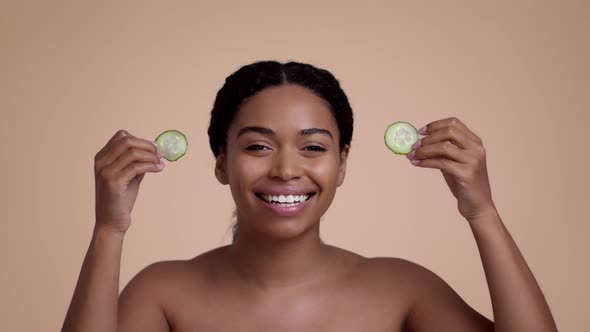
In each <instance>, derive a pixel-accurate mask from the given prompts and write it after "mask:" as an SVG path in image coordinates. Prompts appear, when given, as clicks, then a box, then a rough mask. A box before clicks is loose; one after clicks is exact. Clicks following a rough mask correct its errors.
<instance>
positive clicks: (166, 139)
mask: <svg viewBox="0 0 590 332" xmlns="http://www.w3.org/2000/svg"><path fill="white" fill-rule="evenodd" d="M156 145H157V146H158V148H159V149H160V150H162V152H163V153H164V158H165V159H166V160H168V161H176V160H178V159H180V157H182V156H184V155H185V153H186V150H187V148H188V141H187V139H186V136H185V135H184V134H183V133H181V132H180V131H178V130H166V131H165V132H163V133H161V134H160V135H158V137H157V138H156Z"/></svg>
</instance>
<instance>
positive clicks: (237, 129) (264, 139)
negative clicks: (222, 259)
mask: <svg viewBox="0 0 590 332" xmlns="http://www.w3.org/2000/svg"><path fill="white" fill-rule="evenodd" d="M339 139H340V138H339V131H338V127H337V125H336V121H335V119H334V117H333V115H332V113H331V111H330V108H329V105H328V103H327V102H326V101H325V100H324V99H322V98H321V97H319V96H317V95H315V94H314V93H313V92H312V91H310V90H308V89H306V88H303V87H301V86H298V85H284V86H279V87H271V88H267V89H265V90H262V91H260V92H259V93H257V94H256V95H254V96H253V97H251V98H249V99H247V100H246V101H245V102H244V103H243V104H242V105H241V107H240V109H239V110H238V112H237V114H236V116H235V118H234V119H233V122H232V124H231V125H230V128H229V130H228V136H227V150H226V152H225V153H222V154H221V155H220V156H219V157H218V159H217V165H216V175H217V177H218V179H219V180H220V182H222V183H223V184H229V185H230V188H231V192H232V196H233V199H234V201H235V203H236V206H237V209H238V220H239V223H240V233H242V232H247V233H253V232H254V233H255V234H258V235H263V236H265V237H272V238H281V239H286V238H292V237H295V236H298V235H300V234H302V233H305V232H306V231H309V230H311V229H314V228H315V227H319V219H320V217H321V216H322V215H323V214H324V213H325V212H326V210H327V209H328V207H329V206H330V204H331V203H332V199H333V198H334V194H335V192H336V188H337V187H338V186H339V185H341V184H342V181H343V180H344V174H345V169H346V159H347V156H348V150H349V148H348V146H346V148H345V149H344V150H343V151H340V150H339Z"/></svg>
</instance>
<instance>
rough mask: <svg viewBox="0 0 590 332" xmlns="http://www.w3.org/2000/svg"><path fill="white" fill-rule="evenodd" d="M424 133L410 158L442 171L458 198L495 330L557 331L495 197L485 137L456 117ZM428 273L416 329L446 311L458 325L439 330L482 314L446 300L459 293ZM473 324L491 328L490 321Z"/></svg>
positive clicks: (432, 322) (411, 321) (429, 325)
mask: <svg viewBox="0 0 590 332" xmlns="http://www.w3.org/2000/svg"><path fill="white" fill-rule="evenodd" d="M420 133H421V134H423V135H426V137H424V138H423V139H422V141H421V142H420V143H417V144H416V146H415V151H414V152H413V153H412V154H410V155H408V158H409V159H411V161H412V164H414V165H417V166H420V167H427V168H436V169H439V170H441V171H442V173H443V176H444V178H445V180H446V182H447V184H448V185H449V188H450V189H451V192H452V193H453V195H454V196H455V197H456V198H457V202H458V208H459V212H460V213H461V215H462V216H463V217H464V218H465V219H466V221H467V222H468V224H469V226H470V227H471V230H472V232H473V235H474V237H475V241H476V243H477V247H478V249H479V254H480V257H481V260H482V264H483V267H484V271H485V275H486V279H487V283H488V287H489V292H490V297H491V300H492V307H493V311H494V331H535V332H544V331H557V327H556V325H555V321H554V320H553V317H552V315H551V311H550V309H549V306H548V304H547V302H546V300H545V298H544V296H543V293H542V292H541V289H540V287H539V285H538V284H537V281H536V280H535V277H534V276H533V273H532V272H531V270H530V269H529V267H528V265H527V263H526V262H525V260H524V258H523V256H522V254H521V253H520V251H519V250H518V247H517V246H516V243H515V242H514V240H513V239H512V237H511V236H510V234H509V233H508V230H507V229H506V227H505V226H504V224H503V222H502V220H501V219H500V216H499V214H498V212H497V210H496V208H495V205H494V203H493V201H492V195H491V189H490V184H489V180H488V174H487V167H486V155H485V150H484V148H483V144H482V141H481V139H480V138H479V137H478V136H477V135H475V134H474V133H473V132H472V131H471V130H469V129H468V128H467V127H466V126H465V125H464V124H463V123H462V122H461V121H459V120H458V119H456V118H448V119H444V120H439V121H435V122H432V123H430V124H428V125H427V126H426V127H424V128H422V129H421V130H420ZM424 276H425V277H424V278H425V280H430V283H429V285H432V287H431V291H430V292H426V293H424V294H425V295H424V298H423V300H422V301H418V303H417V304H416V307H415V309H416V310H413V312H412V314H411V315H410V318H409V325H410V327H412V330H413V331H430V330H432V329H431V328H432V327H434V326H436V325H437V324H438V323H441V322H445V321H448V319H447V320H445V315H447V318H448V316H449V315H451V316H452V317H454V318H456V324H457V325H456V326H449V325H445V324H442V325H438V326H439V327H438V328H436V330H437V331H443V330H449V331H458V330H461V329H460V328H459V327H460V326H462V327H465V325H461V324H464V323H465V322H466V321H470V320H471V321H475V320H476V319H477V318H476V314H474V313H473V312H472V311H470V310H468V309H467V306H466V305H465V304H464V303H463V302H462V301H458V300H457V299H456V298H455V300H452V301H450V302H446V300H447V299H452V298H453V297H454V296H455V295H456V294H455V295H453V292H452V291H451V290H450V287H448V286H447V285H446V284H444V283H443V282H442V281H436V278H435V277H433V276H432V275H430V276H428V274H427V273H425V274H424ZM437 303H438V304H439V305H436V304H437ZM462 317H463V318H462ZM473 326H478V329H480V330H483V331H485V330H486V329H489V328H488V327H486V324H485V323H481V324H479V325H473ZM429 328H430V329H429Z"/></svg>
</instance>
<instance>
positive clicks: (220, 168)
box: [215, 152, 229, 185]
mask: <svg viewBox="0 0 590 332" xmlns="http://www.w3.org/2000/svg"><path fill="white" fill-rule="evenodd" d="M225 161H226V158H225V152H220V153H219V154H218V155H217V159H216V160H215V177H216V178H217V181H219V183H221V184H224V185H225V184H229V180H228V178H227V171H226V168H225V165H226V162H225Z"/></svg>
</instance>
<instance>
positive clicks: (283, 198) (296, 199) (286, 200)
mask: <svg viewBox="0 0 590 332" xmlns="http://www.w3.org/2000/svg"><path fill="white" fill-rule="evenodd" d="M260 197H262V198H263V199H264V200H265V201H267V202H269V203H273V202H274V203H280V204H281V205H284V206H293V205H296V204H299V203H302V202H305V201H306V200H307V199H309V195H278V196H276V195H267V194H261V195H260Z"/></svg>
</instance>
